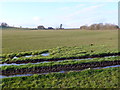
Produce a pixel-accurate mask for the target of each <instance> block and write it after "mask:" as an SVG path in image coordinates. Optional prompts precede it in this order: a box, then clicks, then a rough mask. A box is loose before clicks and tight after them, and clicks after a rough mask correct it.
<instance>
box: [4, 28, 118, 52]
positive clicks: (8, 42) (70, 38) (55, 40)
mask: <svg viewBox="0 0 120 90" xmlns="http://www.w3.org/2000/svg"><path fill="white" fill-rule="evenodd" d="M91 43H93V44H95V45H105V46H106V47H107V48H109V49H118V31H117V30H18V31H17V30H3V31H2V50H3V53H11V52H15V53H16V52H21V51H33V50H41V49H49V48H55V47H58V46H81V45H89V44H91Z"/></svg>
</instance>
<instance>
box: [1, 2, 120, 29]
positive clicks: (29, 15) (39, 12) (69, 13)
mask: <svg viewBox="0 0 120 90" xmlns="http://www.w3.org/2000/svg"><path fill="white" fill-rule="evenodd" d="M2 1H3V0H1V3H0V7H1V9H0V10H1V11H2V12H1V13H0V22H6V23H8V24H9V25H12V26H13V25H14V26H23V27H37V26H38V25H44V26H45V27H46V28H47V27H54V28H56V27H59V25H60V24H63V27H64V28H79V27H80V26H81V25H90V24H93V23H112V24H118V0H103V1H102V0H101V2H100V0H93V1H95V2H88V0H85V1H84V2H81V1H80V0H78V1H79V2H78V1H74V2H72V1H71V0H67V1H66V2H64V1H62V0H61V1H59V0H58V1H55V0H44V2H42V1H39V2H38V1H37V0H35V1H36V2H35V1H34V2H33V0H31V1H29V2H28V1H27V0H24V1H22V0H21V1H22V2H21V1H19V0H18V2H15V1H14V0H12V1H11V0H8V1H9V2H7V1H6V2H5V0H4V1H3V2H2ZM48 1H49V2H48ZM50 1H51V2H50ZM91 1H92V0H91ZM104 1H106V2H104ZM108 1H109V2H108Z"/></svg>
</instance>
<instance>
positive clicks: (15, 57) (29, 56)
mask: <svg viewBox="0 0 120 90" xmlns="http://www.w3.org/2000/svg"><path fill="white" fill-rule="evenodd" d="M22 57H33V55H26V56H22ZM16 58H19V57H16V56H15V57H13V59H16Z"/></svg>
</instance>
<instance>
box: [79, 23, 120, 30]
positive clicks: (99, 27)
mask: <svg viewBox="0 0 120 90" xmlns="http://www.w3.org/2000/svg"><path fill="white" fill-rule="evenodd" d="M80 29H84V30H114V29H119V26H117V25H114V24H103V23H99V24H92V25H90V26H87V25H83V26H81V27H80Z"/></svg>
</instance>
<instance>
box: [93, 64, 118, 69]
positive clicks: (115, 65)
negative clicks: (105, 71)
mask: <svg viewBox="0 0 120 90" xmlns="http://www.w3.org/2000/svg"><path fill="white" fill-rule="evenodd" d="M110 67H120V65H114V66H106V67H97V68H94V69H102V68H110Z"/></svg>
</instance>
